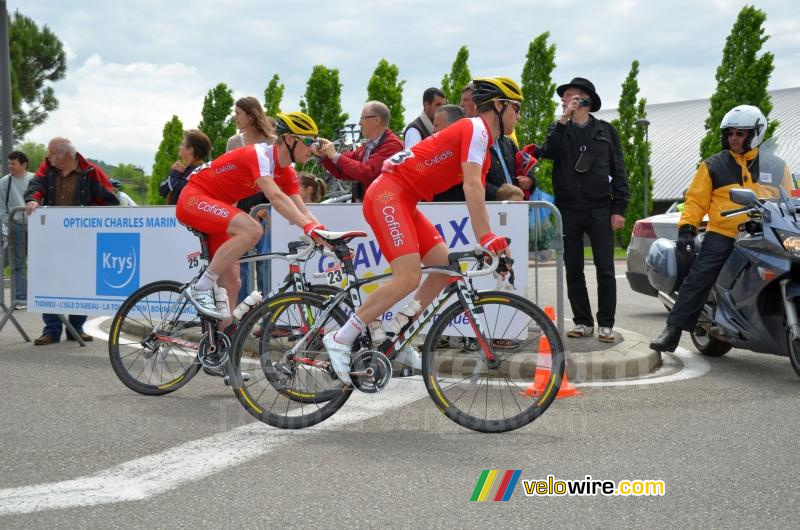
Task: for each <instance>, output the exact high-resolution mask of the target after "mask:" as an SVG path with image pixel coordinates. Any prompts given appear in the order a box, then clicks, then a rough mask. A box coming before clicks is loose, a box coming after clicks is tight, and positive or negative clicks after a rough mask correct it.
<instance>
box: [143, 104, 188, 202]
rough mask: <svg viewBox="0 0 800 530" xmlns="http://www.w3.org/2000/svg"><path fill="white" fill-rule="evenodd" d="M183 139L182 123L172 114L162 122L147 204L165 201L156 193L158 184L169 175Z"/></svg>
mask: <svg viewBox="0 0 800 530" xmlns="http://www.w3.org/2000/svg"><path fill="white" fill-rule="evenodd" d="M182 140H183V123H181V120H180V118H178V117H177V116H172V119H170V120H169V121H168V122H167V123H165V124H164V132H163V135H162V138H161V143H160V144H159V146H158V151H157V152H156V159H155V162H154V163H153V176H152V177H151V178H150V187H149V191H148V194H147V203H148V204H164V203H165V202H166V201H165V200H164V197H162V196H161V195H160V194H159V193H158V186H159V184H161V182H162V181H163V180H164V179H165V178H167V176H169V172H170V170H171V168H172V164H174V163H175V161H177V160H178V146H179V145H180V143H181V141H182Z"/></svg>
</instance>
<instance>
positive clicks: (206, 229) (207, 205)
mask: <svg viewBox="0 0 800 530" xmlns="http://www.w3.org/2000/svg"><path fill="white" fill-rule="evenodd" d="M269 176H272V177H273V178H274V180H275V183H276V184H277V185H278V187H279V188H280V189H281V190H282V191H283V192H284V193H285V194H286V195H295V194H299V193H300V183H299V180H298V178H297V173H295V171H294V169H293V168H292V167H291V166H288V167H280V166H279V165H278V153H277V148H276V147H275V146H270V145H267V144H253V145H246V146H244V147H242V148H239V149H235V150H233V151H230V152H228V153H225V154H224V155H222V156H220V157H218V158H216V159H214V160H212V161H211V162H208V163H206V164H203V165H202V166H200V167H198V168H197V169H196V170H195V171H194V172H193V173H192V174H191V175H190V176H189V179H188V180H189V182H188V184H187V185H186V187H185V188H183V191H181V194H180V197H179V198H178V203H177V204H176V208H175V216H176V217H177V218H178V221H180V222H181V223H182V224H184V225H186V226H189V227H191V228H194V229H195V230H197V231H199V232H202V233H203V234H206V235H207V236H208V244H209V249H210V251H211V254H212V255H213V254H214V253H216V251H217V249H218V248H219V247H220V245H222V244H223V243H224V242H225V241H227V240H228V239H229V238H230V236H229V235H228V225H229V224H230V222H231V220H232V219H233V218H234V216H235V215H236V214H237V213H238V210H236V208H235V207H234V206H233V204H234V203H235V202H236V201H238V200H240V199H244V198H245V197H249V196H251V195H253V194H255V193H258V192H259V191H260V188H259V187H258V185H257V184H256V180H258V179H259V178H261V177H269Z"/></svg>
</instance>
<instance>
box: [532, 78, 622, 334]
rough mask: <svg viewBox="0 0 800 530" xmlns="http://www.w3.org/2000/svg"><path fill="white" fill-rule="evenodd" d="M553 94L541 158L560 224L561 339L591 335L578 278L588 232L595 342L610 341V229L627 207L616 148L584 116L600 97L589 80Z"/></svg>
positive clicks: (603, 126) (608, 130)
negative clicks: (564, 304)
mask: <svg viewBox="0 0 800 530" xmlns="http://www.w3.org/2000/svg"><path fill="white" fill-rule="evenodd" d="M556 93H557V94H558V95H559V97H561V107H562V109H563V113H562V115H561V118H560V119H559V120H558V121H557V122H556V123H555V124H553V125H552V126H551V127H550V130H549V131H548V133H547V140H546V141H545V143H544V145H543V146H542V158H549V159H551V160H553V162H554V163H553V194H554V195H555V204H556V206H557V207H558V209H559V211H560V212H561V216H562V219H563V222H564V261H565V263H566V269H567V296H568V297H569V302H570V305H571V306H572V314H573V321H574V323H575V326H574V327H573V328H572V329H571V330H569V331H568V332H567V336H568V337H592V336H594V319H593V317H592V308H591V305H590V304H589V293H588V292H587V290H586V277H585V276H584V274H583V236H584V234H588V236H589V241H590V242H591V244H592V255H593V256H594V265H595V269H596V270H597V299H598V304H599V307H598V311H597V323H598V325H599V326H600V329H599V333H598V339H599V340H601V341H603V342H614V332H613V329H612V328H613V327H614V313H615V312H616V308H617V282H616V279H615V278H614V230H618V229H620V228H622V226H623V225H624V224H625V209H626V207H627V206H628V179H627V176H626V172H625V163H624V161H623V158H622V149H621V147H620V143H619V137H618V135H617V131H616V130H615V129H614V127H612V126H611V124H610V123H608V122H605V121H603V120H600V119H597V118H595V117H594V116H592V115H591V114H589V113H590V112H596V111H598V110H600V96H598V95H597V92H596V91H595V89H594V85H593V84H592V82H591V81H589V80H588V79H584V78H582V77H576V78H574V79H573V80H572V81H571V82H569V83H567V84H565V85H561V86H559V87H558V88H557V89H556Z"/></svg>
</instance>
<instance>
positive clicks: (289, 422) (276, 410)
mask: <svg viewBox="0 0 800 530" xmlns="http://www.w3.org/2000/svg"><path fill="white" fill-rule="evenodd" d="M323 304H324V299H323V298H322V297H321V296H318V295H315V294H311V293H304V292H292V293H283V294H280V295H278V296H275V297H273V298H270V299H267V300H265V301H263V302H262V303H260V304H259V305H257V306H256V307H254V308H253V309H251V310H250V312H249V313H248V314H247V315H246V316H245V318H244V319H243V320H242V322H241V323H240V324H239V328H238V330H237V332H236V337H235V341H234V346H233V353H232V356H231V363H232V369H233V373H242V374H244V375H246V376H247V379H248V380H247V381H243V382H242V386H241V387H240V388H234V393H235V394H236V397H237V398H238V399H239V402H241V404H242V406H244V408H245V409H246V410H247V411H248V412H249V413H250V414H252V415H253V416H255V417H256V418H258V419H259V420H261V421H263V422H264V423H267V424H269V425H272V426H273V427H279V428H281V429H302V428H304V427H310V426H311V425H315V424H317V423H319V422H321V421H324V420H325V419H327V418H328V417H330V416H331V415H332V414H333V413H334V412H336V411H337V410H339V408H341V406H342V405H344V403H345V401H347V399H348V398H349V397H350V394H351V392H352V390H353V389H352V388H351V387H349V386H347V385H344V384H342V382H341V381H339V380H338V379H336V378H335V377H334V375H333V372H332V371H331V370H330V369H329V368H328V354H327V353H326V352H325V347H324V346H323V345H322V337H323V336H324V335H325V333H334V332H335V331H336V330H338V329H339V328H340V327H341V326H342V325H343V324H344V323H345V322H346V321H347V316H346V315H345V314H344V312H343V311H342V310H341V309H339V308H334V309H333V311H332V312H331V314H330V315H329V316H328V317H327V318H326V320H325V321H324V322H321V326H320V327H319V328H318V330H317V331H315V332H313V333H309V328H310V326H311V325H312V324H314V323H317V322H318V321H319V319H320V318H321V317H322V312H323ZM286 330H290V333H288V334H287V333H286ZM298 343H299V344H300V346H299V348H298V349H297V350H296V351H295V353H294V354H293V355H289V354H288V352H289V350H291V349H292V348H293V347H294V346H295V345H297V344H298Z"/></svg>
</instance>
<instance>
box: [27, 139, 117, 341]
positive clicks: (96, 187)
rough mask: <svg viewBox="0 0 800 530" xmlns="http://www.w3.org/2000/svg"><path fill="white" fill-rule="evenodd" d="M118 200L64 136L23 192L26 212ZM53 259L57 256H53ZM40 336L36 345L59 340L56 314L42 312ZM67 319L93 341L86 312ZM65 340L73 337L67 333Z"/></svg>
mask: <svg viewBox="0 0 800 530" xmlns="http://www.w3.org/2000/svg"><path fill="white" fill-rule="evenodd" d="M118 204H119V200H118V199H117V197H116V195H114V192H113V190H112V186H111V182H110V181H109V180H108V177H107V176H106V174H105V173H103V170H102V169H100V168H99V167H98V166H97V165H95V164H93V163H92V162H89V161H87V160H86V159H85V158H84V157H83V156H81V154H80V153H78V151H77V150H76V149H75V146H74V145H72V142H70V141H69V140H68V139H66V138H53V139H52V140H50V143H49V144H48V145H47V158H45V160H44V162H42V165H41V166H39V170H38V171H37V172H36V176H34V177H33V178H32V179H31V181H30V183H29V184H28V189H27V191H26V192H25V209H26V211H27V213H28V215H31V214H33V211H34V210H35V209H36V208H38V207H39V206H116V205H118ZM52 259H53V260H54V261H57V260H58V256H52ZM42 319H43V320H44V330H43V331H42V336H41V337H39V338H38V339H36V340H35V341H33V343H34V344H35V345H36V346H44V345H47V344H55V343H56V342H59V341H60V340H61V331H62V329H63V326H62V324H61V320H60V319H59V318H58V315H54V314H49V313H45V314H43V315H42ZM69 322H70V324H72V326H73V327H74V328H75V330H76V331H77V332H78V333H79V334H80V337H81V338H82V339H83V340H84V341H87V342H89V341H91V340H93V338H92V336H91V335H88V334H86V333H84V332H83V324H84V322H86V316H85V315H69ZM67 340H75V339H74V338H73V337H71V336H69V335H68V336H67Z"/></svg>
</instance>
